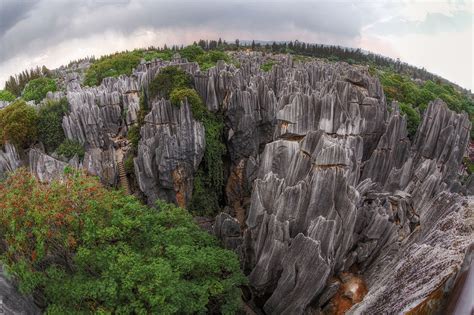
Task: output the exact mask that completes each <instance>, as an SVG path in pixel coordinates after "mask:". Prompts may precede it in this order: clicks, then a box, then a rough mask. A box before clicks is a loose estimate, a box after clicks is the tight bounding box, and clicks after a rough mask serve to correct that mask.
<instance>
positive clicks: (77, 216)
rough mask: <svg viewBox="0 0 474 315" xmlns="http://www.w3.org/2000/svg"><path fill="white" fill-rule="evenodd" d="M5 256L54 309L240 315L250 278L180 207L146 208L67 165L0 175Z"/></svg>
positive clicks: (24, 287)
mask: <svg viewBox="0 0 474 315" xmlns="http://www.w3.org/2000/svg"><path fill="white" fill-rule="evenodd" d="M0 239H1V240H2V251H1V256H0V257H1V261H2V263H3V264H4V265H5V266H6V268H7V270H8V271H9V273H10V274H11V275H13V277H14V278H15V279H17V280H18V282H19V285H20V290H21V291H22V292H25V293H31V292H34V293H35V296H37V297H39V299H38V300H39V301H44V303H43V304H42V305H40V306H41V307H42V308H43V310H44V311H45V312H46V313H55V314H79V313H80V314H88V313H102V314H196V313H206V312H213V313H216V312H220V313H223V314H234V313H235V312H236V311H237V309H238V307H239V303H240V289H239V286H240V285H242V284H243V283H244V282H245V278H244V277H243V275H242V273H241V271H240V269H239V262H238V259H237V257H236V255H235V254H234V253H233V252H231V251H228V250H225V249H222V248H220V247H219V246H218V242H217V240H216V239H215V238H214V237H212V236H211V235H210V234H208V233H207V232H205V231H204V230H202V229H201V228H199V227H198V226H197V225H196V223H194V221H193V219H192V217H191V215H190V214H189V213H188V212H187V211H186V210H183V209H181V208H177V207H175V206H174V205H170V204H165V203H162V202H160V203H158V205H157V209H156V210H155V209H149V208H147V207H146V206H143V205H142V204H140V203H139V202H138V200H137V199H136V198H134V197H132V196H127V195H125V194H123V192H121V191H114V190H107V189H106V188H104V187H103V186H101V185H100V183H99V182H98V180H97V179H96V178H93V177H88V176H84V175H82V174H80V173H76V172H73V171H70V170H68V172H67V174H66V175H65V178H64V179H63V180H62V181H56V182H53V183H51V184H50V185H44V184H42V183H40V182H39V181H38V180H37V179H36V178H35V177H33V176H31V175H29V174H28V173H27V172H26V171H25V170H19V171H17V172H16V173H14V174H13V175H11V176H10V177H9V178H8V179H7V180H6V181H4V182H2V183H0Z"/></svg>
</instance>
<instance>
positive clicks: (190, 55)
mask: <svg viewBox="0 0 474 315" xmlns="http://www.w3.org/2000/svg"><path fill="white" fill-rule="evenodd" d="M179 54H180V55H181V57H183V58H186V59H187V60H188V61H197V58H198V57H199V56H201V55H204V54H205V51H204V49H202V47H201V46H198V45H189V46H186V47H184V48H183V49H181V50H180V51H179Z"/></svg>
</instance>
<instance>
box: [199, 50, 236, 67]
mask: <svg viewBox="0 0 474 315" xmlns="http://www.w3.org/2000/svg"><path fill="white" fill-rule="evenodd" d="M219 60H224V61H225V62H227V63H229V62H230V58H229V56H228V55H227V54H226V53H225V52H223V51H220V50H211V51H208V52H206V53H205V54H202V55H199V56H198V57H197V58H196V61H197V63H198V64H199V67H200V68H201V70H207V69H209V68H211V67H214V66H215V65H216V63H217V62H218V61H219Z"/></svg>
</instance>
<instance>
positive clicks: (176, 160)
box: [135, 99, 205, 207]
mask: <svg viewBox="0 0 474 315" xmlns="http://www.w3.org/2000/svg"><path fill="white" fill-rule="evenodd" d="M204 137H205V134H204V127H203V125H202V123H200V122H198V121H196V120H195V119H194V118H193V116H192V113H191V108H190V106H189V104H188V103H187V101H185V102H184V103H183V104H182V105H181V106H173V105H171V103H170V102H169V101H167V100H164V99H161V100H157V101H156V102H154V103H153V104H152V110H151V111H150V113H149V114H148V115H147V116H146V117H145V124H144V126H143V127H142V128H141V140H140V143H139V145H138V154H137V157H136V158H135V174H136V176H137V179H138V183H139V185H140V189H141V190H142V191H143V192H144V194H145V195H146V196H147V199H148V202H149V203H150V204H153V203H154V202H155V200H156V199H158V198H160V199H164V200H169V201H171V202H175V203H176V204H178V205H180V206H183V207H184V206H186V205H187V204H188V202H189V201H190V199H191V195H192V189H193V174H194V172H195V171H196V170H197V168H198V166H199V163H200V162H201V159H202V157H203V155H204V150H205V138H204Z"/></svg>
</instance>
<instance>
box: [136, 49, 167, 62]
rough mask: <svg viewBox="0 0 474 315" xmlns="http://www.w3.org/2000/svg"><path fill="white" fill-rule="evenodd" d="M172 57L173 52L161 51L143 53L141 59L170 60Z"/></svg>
mask: <svg viewBox="0 0 474 315" xmlns="http://www.w3.org/2000/svg"><path fill="white" fill-rule="evenodd" d="M171 57H173V52H172V51H171V50H163V51H154V50H153V51H145V52H144V53H143V59H145V60H146V61H152V60H154V59H161V60H171Z"/></svg>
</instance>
